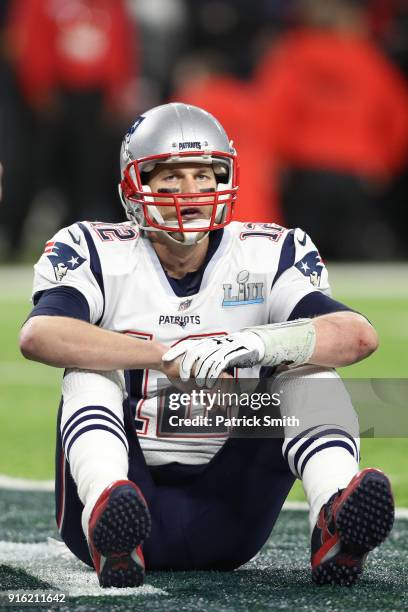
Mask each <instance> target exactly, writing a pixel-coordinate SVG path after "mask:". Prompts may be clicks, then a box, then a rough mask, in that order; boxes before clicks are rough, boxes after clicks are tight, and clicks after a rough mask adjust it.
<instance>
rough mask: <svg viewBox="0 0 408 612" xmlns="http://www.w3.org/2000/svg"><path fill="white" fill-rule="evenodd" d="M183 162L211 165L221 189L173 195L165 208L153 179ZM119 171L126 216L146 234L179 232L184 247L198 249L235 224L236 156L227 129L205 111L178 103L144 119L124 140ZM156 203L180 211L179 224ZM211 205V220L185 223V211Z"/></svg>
mask: <svg viewBox="0 0 408 612" xmlns="http://www.w3.org/2000/svg"><path fill="white" fill-rule="evenodd" d="M183 162H197V163H199V164H209V165H211V166H212V168H213V170H214V174H215V176H216V179H217V188H216V190H214V192H211V193H209V192H208V190H206V191H205V193H201V192H199V193H194V194H192V193H178V192H177V193H168V194H166V198H165V199H166V203H163V193H152V191H151V189H150V186H149V185H147V181H148V173H149V172H151V171H152V170H153V168H154V167H155V166H156V164H165V163H173V164H174V163H183ZM120 167H121V178H122V180H121V183H120V185H119V193H120V195H121V200H122V203H123V206H124V207H125V211H126V215H127V217H128V219H130V220H131V221H134V222H135V223H136V224H137V225H138V226H139V227H140V228H142V229H143V230H146V231H163V232H167V233H168V235H169V236H170V238H172V235H171V234H172V233H174V232H177V233H178V234H179V235H181V236H182V240H183V243H184V244H194V243H196V242H198V241H199V240H201V239H202V237H203V236H205V235H206V234H207V233H208V232H209V231H211V230H215V229H219V228H221V227H224V226H225V225H227V224H228V223H229V222H230V221H231V218H232V212H233V207H234V202H235V200H236V198H237V191H238V184H237V181H238V165H237V157H236V152H235V149H234V147H233V145H232V141H229V140H228V137H227V135H226V133H225V131H224V128H223V127H222V125H221V124H220V123H219V122H218V121H217V119H215V117H213V116H212V115H210V113H208V112H207V111H205V110H203V109H201V108H198V107H196V106H191V105H189V104H182V103H180V102H175V103H171V104H164V105H162V106H156V107H155V108H152V109H151V110H149V111H147V112H145V113H143V115H140V117H138V118H137V119H136V121H135V122H134V123H133V125H132V126H131V128H130V129H129V131H128V132H127V134H126V135H125V138H124V140H123V143H122V148H121V153H120ZM156 198H160V206H171V207H174V208H175V213H176V220H172V221H165V220H164V219H163V216H162V215H161V214H160V211H159V210H158V209H157V206H156V205H155V199H156ZM209 205H210V206H212V214H211V217H210V219H204V218H203V219H195V220H192V221H183V215H182V212H183V209H184V210H186V208H188V207H192V206H193V207H194V208H196V207H203V206H206V207H208V206H209ZM203 216H204V215H203ZM173 239H174V238H173ZM177 242H180V241H179V240H177Z"/></svg>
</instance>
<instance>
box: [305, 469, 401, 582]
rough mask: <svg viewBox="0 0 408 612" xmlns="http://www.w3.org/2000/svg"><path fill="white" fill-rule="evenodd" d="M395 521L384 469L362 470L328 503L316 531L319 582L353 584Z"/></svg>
mask: <svg viewBox="0 0 408 612" xmlns="http://www.w3.org/2000/svg"><path fill="white" fill-rule="evenodd" d="M393 522H394V500H393V496H392V491H391V485H390V481H389V480H388V478H387V477H386V476H385V474H383V472H381V471H380V470H376V469H374V468H367V469H365V470H362V471H361V472H358V474H356V475H355V476H354V478H352V480H351V482H350V484H349V485H348V486H347V487H346V488H345V489H343V490H342V491H339V492H338V493H335V494H334V495H332V497H331V498H330V499H329V501H328V502H327V503H326V504H324V506H323V507H322V509H321V510H320V513H319V516H318V518H317V522H316V526H315V528H314V530H313V534H312V559H311V561H312V579H313V582H314V583H315V584H318V585H322V584H340V585H346V586H351V585H352V584H354V582H355V581H356V580H357V578H358V577H359V575H360V574H361V573H362V571H363V565H364V561H365V558H366V556H367V553H368V552H369V551H370V550H372V549H373V548H375V547H376V546H378V545H379V544H381V543H382V542H384V540H385V539H386V538H387V536H388V535H389V533H390V531H391V529H392V525H393Z"/></svg>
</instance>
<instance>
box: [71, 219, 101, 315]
mask: <svg viewBox="0 0 408 612" xmlns="http://www.w3.org/2000/svg"><path fill="white" fill-rule="evenodd" d="M77 225H78V226H79V227H80V228H81V230H82V232H83V234H84V236H85V240H86V243H87V245H88V250H89V256H90V258H91V272H92V274H93V275H94V277H95V280H96V282H97V283H98V285H99V288H100V290H101V293H102V296H103V307H102V314H101V316H100V318H99V320H98V321H97V322H96V325H99V324H100V322H101V321H102V318H103V315H104V313H105V286H104V283H103V275H102V266H101V260H100V259H99V255H98V251H97V250H96V246H95V245H94V241H93V240H92V236H91V233H90V231H89V229H88V228H87V227H86V226H85V225H84V224H83V223H77Z"/></svg>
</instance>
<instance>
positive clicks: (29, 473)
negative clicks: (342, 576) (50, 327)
mask: <svg viewBox="0 0 408 612" xmlns="http://www.w3.org/2000/svg"><path fill="white" fill-rule="evenodd" d="M334 272H335V273H334V274H332V285H334V287H335V289H336V288H337V291H335V296H336V297H337V299H340V300H343V301H344V302H346V303H347V304H349V305H350V306H352V307H354V308H355V309H356V310H358V311H360V312H363V313H364V314H365V315H366V316H367V317H368V318H369V319H370V320H371V321H372V322H373V323H374V324H375V326H376V327H377V329H378V331H379V334H380V339H381V348H380V350H379V351H378V352H377V353H376V354H375V355H374V356H372V357H371V358H370V359H368V360H366V361H364V362H362V363H360V364H356V365H354V366H352V367H350V368H347V369H344V370H343V372H342V375H343V376H347V377H354V378H369V379H371V378H387V377H390V378H408V361H407V359H406V352H407V351H406V345H407V338H408V308H407V304H408V286H407V283H406V278H407V272H408V269H407V268H406V267H405V266H404V267H400V268H398V269H397V270H395V268H394V267H386V266H382V267H380V269H378V267H377V266H376V267H370V268H363V269H362V268H359V267H356V266H351V267H348V268H341V269H339V270H337V271H336V270H334ZM30 277H31V273H30V271H29V270H28V269H1V268H0V286H1V287H2V292H1V294H0V329H1V330H2V336H1V338H2V342H1V343H0V474H7V475H10V476H16V477H23V478H35V479H51V478H52V477H53V461H54V430H55V415H56V409H57V405H58V400H59V385H60V380H61V374H62V373H61V371H58V370H56V369H53V368H48V367H46V366H43V365H40V364H37V363H32V362H28V361H25V360H24V359H23V358H22V357H21V356H20V354H19V352H18V348H17V336H18V330H19V328H20V326H21V324H22V322H23V321H24V319H25V317H26V315H27V313H28V312H29V309H30V304H29V302H28V299H27V297H28V295H29V292H30V282H31V280H30ZM333 279H334V281H335V282H333ZM404 281H405V285H404ZM401 288H402V289H401ZM407 419H408V417H407ZM407 450H408V441H407V439H406V438H390V437H389V438H380V437H377V438H374V439H363V440H362V464H363V466H368V465H374V466H378V467H380V468H382V469H384V470H385V471H386V472H387V473H388V474H389V475H390V477H391V480H392V483H393V486H394V490H395V493H396V501H397V504H398V505H399V506H408V476H407V472H406V455H407ZM290 499H291V500H301V499H303V493H302V490H301V487H300V486H299V485H297V486H295V488H294V490H293V491H292V493H291V496H290ZM50 536H51V537H56V532H55V526H54V510H53V500H52V494H51V493H48V492H35V493H34V492H23V491H9V490H6V489H0V610H13V609H20V607H21V609H25V610H38V609H41V608H39V606H38V604H37V605H35V606H34V607H31V606H30V605H29V604H24V605H23V604H20V605H19V606H18V605H17V606H16V605H14V606H12V605H11V604H9V602H8V599H7V597H6V594H5V591H11V592H12V593H14V594H16V593H20V594H21V593H27V592H30V591H31V592H35V590H37V592H41V593H43V592H50V591H52V592H53V593H56V592H65V593H67V594H68V600H67V604H66V605H63V606H60V607H58V606H57V604H55V603H53V604H52V605H51V606H50V607H46V608H44V609H50V610H57V609H61V610H80V611H84V612H85V611H86V612H88V611H89V612H92V611H93V610H95V611H96V610H98V611H100V612H103V611H104V610H106V611H109V612H110V611H115V612H116V611H121V610H146V609H148V610H152V611H153V610H157V611H160V612H161V611H162V610H166V611H167V610H168V611H173V610H174V611H176V610H177V611H178V610H193V609H194V610H206V611H210V612H212V611H214V612H215V611H217V612H219V611H220V612H222V611H225V612H227V611H228V612H229V611H231V612H232V611H241V610H242V611H244V610H245V611H246V610H251V612H252V611H255V612H256V611H261V610H267V609H285V610H311V611H320V610H322V611H323V610H333V611H337V610H349V609H354V610H358V611H362V612H363V611H369V610H370V611H374V610H406V609H408V592H407V581H408V564H407V558H408V520H405V519H401V520H398V521H397V523H396V525H395V527H394V530H393V533H392V535H391V537H390V539H389V540H388V541H387V543H386V544H384V545H383V546H382V547H380V548H379V549H378V550H376V551H374V552H373V553H372V554H370V557H369V563H368V568H367V571H366V572H365V574H364V577H363V579H362V580H361V581H360V582H359V583H358V585H357V586H356V587H354V588H353V589H346V588H340V587H323V588H317V587H314V586H313V585H312V584H311V582H310V571H309V559H308V556H309V535H308V529H307V516H306V513H305V512H301V511H287V510H286V511H284V512H282V514H281V516H280V518H279V521H278V523H277V525H276V528H275V529H274V532H273V534H272V536H271V538H270V540H269V541H268V543H267V544H266V546H265V547H264V548H263V550H262V551H261V553H260V554H259V555H258V556H257V557H256V559H255V560H253V561H251V562H250V563H249V564H247V565H246V566H244V567H243V568H240V569H239V570H237V571H235V572H231V573H217V572H200V573H199V572H180V573H172V572H163V573H151V574H149V575H148V577H147V581H146V585H145V586H143V587H142V588H140V589H137V590H135V589H124V590H123V591H122V590H121V592H120V593H118V591H117V590H116V591H115V590H113V591H112V590H109V591H104V592H103V594H101V591H100V589H99V587H98V585H97V580H96V576H95V574H94V573H93V572H92V571H90V570H89V569H87V568H86V567H85V566H83V565H82V564H81V563H80V562H79V561H77V560H75V559H73V558H69V557H61V556H60V552H59V551H58V549H56V548H55V545H51V544H48V543H47V538H48V537H50ZM1 591H2V592H3V594H2V593H1Z"/></svg>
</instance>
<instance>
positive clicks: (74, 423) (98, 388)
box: [61, 370, 128, 537]
mask: <svg viewBox="0 0 408 612" xmlns="http://www.w3.org/2000/svg"><path fill="white" fill-rule="evenodd" d="M63 397H64V405H63V411H62V418H61V434H62V436H63V446H64V452H65V455H66V457H67V459H68V461H69V464H70V471H71V474H72V477H73V479H74V481H75V483H76V485H77V489H78V496H79V499H80V500H81V502H82V503H83V504H84V510H83V513H82V528H83V531H84V534H85V536H86V537H88V522H89V517H90V514H91V512H92V510H93V507H94V505H95V502H96V500H97V499H98V497H99V496H100V494H101V493H102V491H103V490H104V489H105V488H106V487H107V486H109V485H110V484H111V483H112V482H114V481H116V480H127V474H128V442H127V439H126V435H125V431H124V428H123V406H122V402H123V399H124V397H125V391H124V380H123V374H122V373H121V372H92V371H82V370H81V371H80V370H70V371H69V372H67V374H66V375H65V377H64V381H63ZM106 428H108V429H106Z"/></svg>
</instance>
